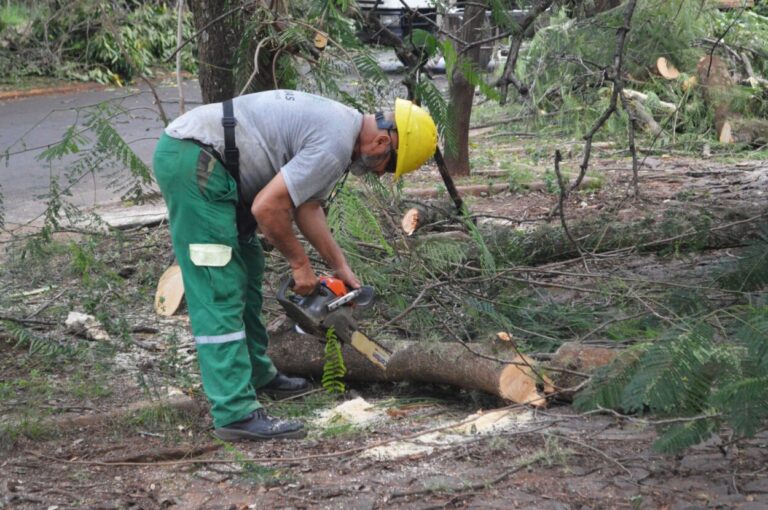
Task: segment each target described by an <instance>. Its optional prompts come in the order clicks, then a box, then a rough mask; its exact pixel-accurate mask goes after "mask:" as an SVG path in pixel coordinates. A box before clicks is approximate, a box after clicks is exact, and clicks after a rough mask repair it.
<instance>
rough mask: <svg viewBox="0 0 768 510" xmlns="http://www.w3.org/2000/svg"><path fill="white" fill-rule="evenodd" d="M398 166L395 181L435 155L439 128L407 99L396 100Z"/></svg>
mask: <svg viewBox="0 0 768 510" xmlns="http://www.w3.org/2000/svg"><path fill="white" fill-rule="evenodd" d="M395 125H396V126H397V136H398V140H399V141H398V145H397V166H396V167H395V180H398V179H399V178H400V176H401V175H403V174H407V173H408V172H413V171H414V170H416V169H418V168H419V167H421V165H423V164H424V162H425V161H427V160H428V159H429V158H431V157H432V156H433V155H434V154H435V149H436V148H437V127H436V126H435V121H433V120H432V117H430V115H429V113H427V112H426V111H425V110H424V109H422V108H420V107H418V106H416V105H415V104H413V103H412V102H410V101H406V100H405V99H396V100H395Z"/></svg>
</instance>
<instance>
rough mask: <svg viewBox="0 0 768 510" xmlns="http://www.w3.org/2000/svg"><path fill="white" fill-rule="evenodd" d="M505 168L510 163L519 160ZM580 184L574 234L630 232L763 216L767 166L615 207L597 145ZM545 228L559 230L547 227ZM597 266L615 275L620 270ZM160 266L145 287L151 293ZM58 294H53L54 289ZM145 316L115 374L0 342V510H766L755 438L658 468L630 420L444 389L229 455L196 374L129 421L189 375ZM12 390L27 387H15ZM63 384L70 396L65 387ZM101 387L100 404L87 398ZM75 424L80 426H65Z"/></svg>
mask: <svg viewBox="0 0 768 510" xmlns="http://www.w3.org/2000/svg"><path fill="white" fill-rule="evenodd" d="M530 150H531V146H530V145H528V146H527V147H514V146H506V147H505V146H496V147H495V148H494V152H493V153H491V154H489V153H487V152H486V153H481V151H480V150H476V151H475V154H474V156H475V157H478V158H480V157H482V158H485V159H483V160H482V161H483V169H484V170H486V171H489V170H498V169H499V165H498V163H499V162H504V161H505V162H507V163H509V161H510V158H511V161H512V164H520V165H527V164H529V163H525V162H524V161H523V160H524V159H525V158H523V156H524V155H526V154H529V153H530ZM546 150H548V148H546V149H545V151H546ZM566 150H567V147H566ZM573 152H574V154H572V155H571V157H570V158H569V159H566V162H565V164H564V169H565V170H567V171H569V172H570V173H571V174H572V175H573V173H574V172H575V169H576V167H577V165H578V162H579V154H578V151H577V149H574V150H573ZM510 154H512V156H510ZM515 154H520V155H521V156H520V159H519V161H518V160H517V159H515V158H516V157H515V156H514V155H515ZM525 161H528V160H527V159H525ZM547 165H548V163H547V162H546V161H545V162H542V164H541V165H540V166H539V167H538V168H537V169H534V171H533V173H532V177H531V181H535V180H537V179H545V178H546V176H545V175H544V174H542V172H541V170H542V169H544V168H545V167H546V166H547ZM488 175H495V174H487V175H486V176H483V175H482V174H476V175H475V176H473V177H472V178H470V179H468V180H466V182H465V181H462V182H460V183H459V184H468V183H475V184H476V183H478V182H480V183H485V182H500V181H505V179H507V177H501V178H497V177H489V176H488ZM590 175H593V176H598V177H599V179H600V185H599V186H596V187H594V189H592V191H585V192H582V193H578V194H574V195H573V196H571V197H570V198H569V199H568V201H567V203H566V214H567V216H568V218H569V220H572V219H575V218H588V217H590V215H594V214H597V213H599V212H601V211H602V212H605V211H606V210H610V211H612V213H614V214H615V215H616V216H617V217H619V218H627V219H631V218H639V217H642V216H643V215H644V214H647V213H649V211H650V212H652V211H657V210H661V209H664V208H666V207H668V206H670V205H671V204H678V205H679V204H683V206H684V205H685V203H689V204H691V207H697V206H701V205H702V203H703V201H704V200H705V199H706V200H707V201H708V202H707V203H708V204H710V205H709V206H711V207H715V205H713V204H716V205H717V206H718V207H720V206H722V207H734V208H740V209H748V210H760V208H762V214H765V212H766V209H765V207H766V200H765V192H766V190H768V165H766V164H765V162H764V161H763V160H762V159H745V158H744V157H742V158H740V159H739V160H731V159H728V158H712V159H702V158H692V157H681V156H674V155H672V156H670V155H668V154H667V155H654V156H650V157H648V158H647V159H645V160H644V166H643V167H642V168H641V171H640V174H639V188H640V190H641V196H640V198H639V199H637V200H632V199H630V198H628V197H627V189H628V185H629V179H630V178H631V162H630V160H629V159H628V158H626V157H625V155H623V154H620V151H619V150H618V149H616V148H613V147H611V146H605V147H603V148H602V149H601V151H600V153H599V154H598V155H597V156H596V159H595V161H594V167H593V170H591V172H590ZM436 179H438V177H437V174H436V172H432V173H429V172H425V173H423V174H422V175H420V176H419V177H418V178H417V179H414V180H413V181H412V182H413V183H415V185H423V186H424V187H433V186H434V183H435V182H437V181H436ZM525 184H526V185H528V184H530V183H525ZM557 200H558V196H557V194H556V193H553V192H552V190H549V192H548V191H547V190H546V189H545V190H541V191H529V192H526V191H524V190H516V191H515V192H504V193H500V194H490V193H486V194H485V196H479V197H472V198H467V201H468V203H469V204H470V207H471V210H472V212H473V213H475V214H485V215H487V216H488V218H486V219H488V220H491V221H497V222H504V221H505V218H506V221H509V222H510V224H512V225H514V226H519V227H526V226H529V225H532V224H537V223H540V222H542V221H544V217H545V216H546V215H547V214H548V213H549V211H550V210H551V209H552V207H553V206H554V205H555V204H556V203H557ZM740 218H741V217H740ZM742 219H743V218H742ZM552 221H554V222H557V221H558V219H557V217H555V218H554V219H553V220H552ZM735 221H738V219H736V220H735ZM157 236H158V237H157V238H156V239H154V240H152V241H151V242H156V243H157V244H162V243H163V242H167V237H165V238H164V237H163V234H157ZM737 253H738V250H737V249H728V250H714V251H709V252H703V253H700V254H698V255H697V256H696V257H662V256H659V255H656V254H653V253H646V254H643V255H636V256H634V257H635V258H632V259H630V258H628V257H623V258H622V259H621V270H622V271H624V272H627V273H630V274H635V275H642V276H650V277H654V276H658V275H661V274H664V273H665V271H669V269H670V268H675V271H679V272H680V274H682V273H684V272H686V271H694V272H695V271H697V270H698V271H706V270H707V267H708V264H709V263H712V262H713V261H716V260H720V259H722V258H723V257H729V256H735V254H737ZM583 263H584V262H583V261H582V260H579V259H577V260H574V261H571V262H563V263H561V264H560V265H559V266H558V267H559V268H560V269H561V270H563V271H566V270H568V269H569V268H571V269H573V268H579V269H583ZM608 263H609V262H606V261H595V262H594V264H596V265H597V264H608ZM610 263H613V264H614V265H615V266H617V267H618V263H617V262H616V260H614V261H613V262H610ZM159 267H160V266H154V267H153V268H152V270H150V271H148V273H149V274H150V275H154V276H155V277H156V275H157V269H158V268H159ZM617 270H618V269H617ZM152 281H153V280H152V279H151V278H148V279H147V280H146V281H142V285H145V286H148V287H151V284H152ZM33 283H34V282H20V281H19V280H18V279H17V280H10V281H6V282H4V283H3V288H4V289H5V292H13V293H18V292H21V291H29V290H32V288H34V286H33ZM59 283H60V284H61V285H66V281H64V282H59ZM51 301H55V295H53V296H52V295H51V294H50V293H48V292H46V293H44V295H43V296H42V297H40V296H31V297H29V298H28V299H27V300H26V301H25V303H24V306H25V307H26V310H33V311H34V310H37V309H38V308H40V307H43V306H46V304H47V305H48V306H49V305H50V304H51ZM19 307H21V305H19ZM150 310H151V303H137V304H136V309H135V310H131V314H130V315H131V316H133V317H134V318H136V319H135V321H134V322H133V323H132V326H131V332H132V336H131V340H130V341H129V342H128V343H127V344H122V346H121V347H120V349H118V350H117V351H118V352H117V354H116V355H115V356H114V362H113V363H111V364H106V365H105V364H103V363H101V362H99V361H93V360H92V359H91V358H89V357H87V356H86V357H84V358H83V359H81V360H80V364H81V365H82V366H79V368H78V367H75V366H74V365H73V366H58V367H52V366H50V365H46V364H45V363H42V362H36V361H32V362H30V361H29V358H28V356H27V354H28V349H26V348H23V347H18V345H19V344H18V343H16V344H15V345H17V346H16V347H14V343H13V342H4V343H2V344H1V345H2V349H3V355H2V358H3V361H2V365H1V366H2V376H1V379H2V380H1V381H0V383H2V384H4V385H5V386H4V387H0V390H2V393H1V394H2V397H3V404H2V408H3V414H4V415H6V418H7V417H11V416H12V417H14V419H16V420H18V419H19V417H22V418H23V417H25V416H29V418H28V419H27V422H26V425H25V427H24V429H23V433H19V434H17V435H16V436H14V438H13V440H12V441H5V442H4V444H3V445H2V450H0V451H2V457H1V460H0V507H5V508H19V509H21V508H48V509H65V508H104V509H106V508H142V509H155V508H205V509H230V508H231V509H245V508H259V509H260V508H299V509H300V508H329V509H331V508H332V509H340V508H349V509H368V508H371V509H374V508H376V509H379V508H408V509H427V508H482V509H486V508H499V509H502V508H503V509H509V508H521V509H524V508H525V509H552V510H565V509H573V510H581V509H613V508H631V509H670V510H682V509H704V508H722V509H730V508H739V509H743V510H757V509H764V508H768V432H767V431H763V432H761V433H759V434H758V435H757V436H755V437H754V438H752V439H749V440H743V441H738V442H731V441H730V440H729V437H727V436H724V437H717V438H713V439H712V440H710V441H709V442H707V443H705V444H703V445H700V446H697V447H694V448H691V449H689V450H687V451H686V452H684V453H683V454H681V455H677V456H671V455H662V454H659V453H656V452H654V450H653V449H652V447H651V446H652V443H653V441H654V439H655V438H656V433H655V431H654V428H653V427H652V426H650V425H649V424H648V423H646V422H644V421H643V420H641V419H639V418H637V419H635V418H626V417H618V416H614V415H610V414H590V415H580V414H578V413H576V412H575V411H574V410H573V409H571V408H570V407H569V406H568V405H563V404H555V405H552V406H550V407H549V408H548V409H543V410H533V409H529V408H527V407H525V406H515V405H511V406H510V405H508V403H505V402H501V401H499V400H498V399H496V398H494V397H490V396H488V395H483V394H478V393H476V392H472V391H463V390H457V389H454V388H447V387H441V386H424V385H415V384H408V383H400V384H377V385H355V386H353V387H352V389H351V391H350V394H348V395H346V396H345V398H346V399H352V398H357V397H360V398H364V399H365V400H366V401H367V402H369V403H370V404H371V405H372V406H373V408H375V409H377V410H379V411H381V418H380V419H378V420H377V421H374V422H372V423H369V424H366V425H364V426H359V427H356V426H353V425H350V424H348V423H342V422H337V423H332V424H331V425H330V426H328V425H326V426H321V425H318V424H317V423H316V422H314V421H313V420H314V419H315V416H316V413H317V412H318V411H320V410H323V409H328V408H332V407H334V406H336V405H338V404H341V403H342V402H343V401H344V398H341V399H340V398H334V397H330V396H328V395H325V394H324V393H322V392H315V393H313V394H311V395H309V396H307V397H305V398H304V399H297V400H292V401H288V402H281V403H278V402H271V401H265V404H266V407H267V408H268V410H270V412H273V413H275V414H277V415H280V416H286V417H291V416H297V417H301V418H302V419H304V420H306V421H308V430H309V434H308V437H307V438H306V439H303V440H291V441H279V442H263V443H238V444H234V445H225V444H222V443H220V442H217V441H215V440H214V439H213V437H212V436H211V434H210V432H211V429H210V427H211V422H210V419H209V418H208V416H207V412H206V405H205V403H204V402H203V399H202V398H201V396H200V394H199V390H198V391H197V392H194V391H193V394H192V399H189V398H188V397H184V395H183V394H184V393H188V391H189V388H192V389H193V390H194V388H196V379H195V377H194V370H191V372H192V374H191V375H190V376H189V377H190V380H189V381H186V384H183V385H182V386H183V387H184V390H183V391H182V392H181V393H182V395H177V396H176V398H177V399H181V400H182V401H183V402H186V403H189V402H190V401H191V402H196V403H197V404H196V405H192V406H190V405H187V404H185V406H184V409H183V410H173V409H168V408H161V409H156V408H143V409H141V410H139V411H136V412H133V413H129V412H124V411H125V410H126V409H127V405H128V403H131V402H139V401H142V400H146V399H147V398H149V397H158V396H160V395H165V394H166V393H168V392H169V389H170V390H173V389H172V388H169V387H168V384H167V381H168V380H169V379H162V378H161V377H159V376H157V374H165V375H168V374H169V373H171V372H173V373H174V374H176V375H178V373H179V372H183V371H184V370H185V368H184V367H187V368H186V369H188V367H190V366H194V352H193V345H192V343H191V339H190V338H189V333H188V332H187V324H186V321H185V318H184V317H183V315H182V316H176V317H172V318H167V319H166V318H160V317H156V316H153V315H152V314H151V313H150ZM10 312H13V310H11V311H9V314H10ZM35 316H37V315H35ZM29 317H30V320H33V319H32V315H29ZM44 326H45V325H44V324H43V325H42V327H44ZM169 332H172V333H173V338H174V341H173V343H172V344H169V343H168V339H169V338H170V336H169ZM6 338H7V335H6ZM97 349H98V347H93V348H92V349H91V351H92V352H93V351H94V350H97ZM169 358H173V359H172V362H169ZM94 359H96V358H94ZM83 366H84V367H85V374H83V373H82V371H83ZM54 368H55V369H56V370H54ZM78 370H80V371H78ZM56 373H59V374H61V375H60V376H61V377H65V376H66V374H67V373H69V374H70V375H73V374H74V375H76V376H77V377H79V378H80V379H82V380H83V381H86V382H87V383H88V384H84V385H83V387H82V388H81V390H80V392H79V393H78V392H75V391H68V392H66V394H59V393H57V391H56V387H57V386H61V387H64V383H63V382H61V381H59V380H58V379H57V377H59V376H56V375H54V374H56ZM156 376H157V377H158V379H157V380H154V379H153V377H156ZM22 379H23V380H24V381H26V382H25V384H24V385H22V384H20V383H17V382H13V381H19V380H22ZM78 380H79V379H78ZM177 380H178V379H177ZM36 384H39V385H43V384H46V385H48V386H47V387H50V389H46V390H45V391H42V395H43V397H42V398H41V399H40V400H38V401H37V402H36V403H35V404H34V405H35V406H38V407H40V406H42V407H45V408H46V409H49V411H50V412H49V413H47V415H46V416H45V417H44V418H39V414H38V415H34V414H29V415H28V413H26V409H25V406H29V405H30V403H29V401H28V400H25V399H24V398H23V397H24V395H26V394H28V393H29V392H30V391H32V389H34V387H35V385H36ZM67 384H70V386H68V387H69V388H72V386H71V377H70V382H68V383H67ZM102 387H103V388H104V389H105V390H104V391H103V392H101V391H99V390H98V388H102ZM78 388H80V387H79V386H78ZM14 392H16V393H15V394H14ZM185 399H186V400H185ZM493 409H505V410H507V412H508V414H509V415H510V416H512V417H513V418H514V423H515V424H514V425H513V426H509V427H506V428H503V429H498V430H494V431H492V432H491V433H488V434H482V433H480V432H479V431H477V430H474V431H473V430H470V432H469V433H468V434H465V435H464V437H463V439H462V440H460V441H457V442H454V443H450V444H446V443H443V442H440V441H437V440H434V441H433V442H432V443H430V442H429V440H427V441H426V442H425V444H426V446H428V447H429V448H426V449H425V448H422V449H420V450H416V451H414V452H412V453H406V454H404V456H402V457H398V458H391V457H387V456H376V455H371V451H374V449H375V448H382V447H391V446H393V445H396V444H399V442H400V441H402V440H403V439H405V438H407V439H409V440H411V441H415V440H417V438H416V437H415V436H420V437H428V438H431V437H433V436H432V435H431V434H432V433H434V432H437V431H439V430H442V429H444V428H445V427H446V426H447V424H451V423H454V422H460V421H462V420H465V419H466V418H467V417H468V416H469V415H472V414H474V413H477V412H479V411H484V412H485V413H488V412H490V411H491V410H493ZM32 416H35V417H32ZM78 416H89V417H91V418H89V419H87V420H85V421H82V422H77V421H74V422H73V421H72V419H73V418H76V417H78ZM32 421H34V422H35V423H30V422H32ZM38 421H39V423H38ZM36 424H37V425H40V426H39V427H38V428H36V427H34V425H36ZM421 446H424V444H422V445H421ZM376 451H378V450H376Z"/></svg>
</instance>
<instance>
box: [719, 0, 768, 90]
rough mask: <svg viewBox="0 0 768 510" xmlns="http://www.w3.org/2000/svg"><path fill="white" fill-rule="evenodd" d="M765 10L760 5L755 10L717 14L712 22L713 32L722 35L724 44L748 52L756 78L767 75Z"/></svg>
mask: <svg viewBox="0 0 768 510" xmlns="http://www.w3.org/2000/svg"><path fill="white" fill-rule="evenodd" d="M765 10H766V7H765V5H762V6H760V7H757V8H756V9H755V10H744V11H742V10H741V9H733V10H730V11H724V12H717V13H716V15H715V16H714V20H713V26H714V29H715V32H716V33H717V34H724V37H723V42H724V43H725V44H727V45H728V46H730V47H732V48H747V49H748V50H749V51H748V53H747V55H748V58H749V59H750V60H751V61H752V65H753V68H754V71H755V73H757V75H758V76H765V75H766V74H768V13H766V12H765ZM729 27H730V28H729ZM726 31H727V33H726Z"/></svg>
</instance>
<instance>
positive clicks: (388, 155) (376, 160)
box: [351, 133, 397, 177]
mask: <svg viewBox="0 0 768 510" xmlns="http://www.w3.org/2000/svg"><path fill="white" fill-rule="evenodd" d="M395 143H397V135H396V134H395V133H392V134H390V135H387V137H386V138H385V139H384V140H380V143H379V144H377V145H374V146H373V147H372V148H371V150H370V151H368V152H364V153H363V154H362V155H361V156H360V158H359V159H358V160H357V161H355V162H354V163H353V164H352V167H351V172H352V174H353V175H358V176H359V175H364V174H366V173H371V174H374V175H376V176H377V177H381V176H382V175H384V174H385V173H394V172H395V166H396V165H397V148H396V146H394V144H395Z"/></svg>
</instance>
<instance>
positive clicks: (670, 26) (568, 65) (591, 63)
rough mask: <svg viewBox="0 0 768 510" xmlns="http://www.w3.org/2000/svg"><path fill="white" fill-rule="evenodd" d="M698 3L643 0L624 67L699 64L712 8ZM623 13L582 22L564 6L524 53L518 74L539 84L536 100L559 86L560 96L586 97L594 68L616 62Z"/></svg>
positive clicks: (641, 70) (643, 69)
mask: <svg viewBox="0 0 768 510" xmlns="http://www.w3.org/2000/svg"><path fill="white" fill-rule="evenodd" d="M698 4H699V2H698V0H672V1H668V0H639V1H638V4H637V8H636V10H635V14H634V16H633V19H632V27H631V30H630V32H629V34H628V36H627V40H626V46H625V58H624V70H625V71H626V72H628V73H629V74H631V75H633V76H642V75H646V74H647V69H648V68H649V66H650V65H651V64H652V63H654V62H655V59H656V58H657V57H660V56H664V57H667V58H668V59H669V60H671V61H672V62H673V63H674V64H675V65H677V66H678V68H679V69H694V68H695V65H696V61H697V59H698V57H699V54H698V51H697V50H696V49H695V43H696V42H697V41H698V40H699V38H700V37H702V36H703V35H705V34H706V33H707V30H708V28H709V24H710V20H711V11H710V10H709V9H707V10H702V9H700V8H699V5H698ZM623 17H624V9H612V10H610V11H606V12H604V13H601V14H598V15H597V16H595V17H592V18H587V19H584V20H578V21H577V20H572V19H570V18H569V17H568V16H567V13H566V12H565V10H561V11H559V12H558V13H556V14H555V15H554V16H552V18H551V19H550V25H549V26H548V27H546V28H544V29H541V30H539V31H538V32H537V33H536V35H535V37H534V39H533V41H532V42H531V44H530V46H529V47H528V48H527V50H526V51H524V52H522V53H521V55H520V57H521V58H520V66H519V68H518V75H519V76H523V77H525V78H526V82H528V83H534V85H535V86H534V89H533V90H532V94H533V97H534V98H535V100H536V101H539V100H541V99H543V96H544V93H545V91H549V92H548V93H551V92H552V89H554V90H559V91H560V93H559V95H558V97H567V96H570V95H571V94H572V93H577V94H579V95H581V94H584V96H582V97H581V98H580V99H582V101H583V100H584V99H586V97H588V96H586V95H588V94H590V91H589V89H588V88H586V87H584V85H585V84H587V83H589V82H591V81H592V80H593V79H595V80H597V79H598V76H597V75H594V74H593V73H595V72H596V71H599V70H600V69H603V68H608V67H610V66H611V65H612V63H613V53H614V51H615V48H616V30H617V29H618V28H619V27H620V26H622V24H623ZM563 77H568V78H569V79H567V80H564V79H563ZM550 97H551V96H550ZM588 102H589V103H591V102H593V101H588Z"/></svg>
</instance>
